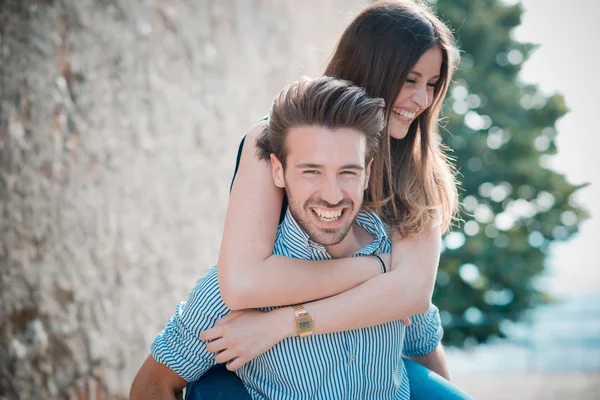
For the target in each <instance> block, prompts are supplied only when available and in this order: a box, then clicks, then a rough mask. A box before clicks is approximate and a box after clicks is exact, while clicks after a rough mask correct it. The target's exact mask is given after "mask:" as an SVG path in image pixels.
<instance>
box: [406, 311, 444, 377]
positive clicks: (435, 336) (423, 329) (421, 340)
mask: <svg viewBox="0 0 600 400" xmlns="http://www.w3.org/2000/svg"><path fill="white" fill-rule="evenodd" d="M443 335H444V329H443V328H442V322H441V320H440V312H439V310H438V308H437V307H436V306H434V305H433V304H430V305H429V309H428V310H427V311H426V312H424V313H423V314H416V315H413V316H412V317H411V325H410V326H407V327H406V335H405V336H404V347H403V349H402V353H403V355H404V356H405V357H407V358H409V359H411V360H413V361H415V362H417V363H419V364H421V365H422V366H424V367H426V368H428V369H430V370H432V371H433V372H435V373H437V374H438V375H440V376H443V377H444V378H446V379H448V380H449V379H450V373H449V372H448V366H447V365H446V356H445V354H444V348H443V347H442V345H441V343H440V341H441V340H442V336H443Z"/></svg>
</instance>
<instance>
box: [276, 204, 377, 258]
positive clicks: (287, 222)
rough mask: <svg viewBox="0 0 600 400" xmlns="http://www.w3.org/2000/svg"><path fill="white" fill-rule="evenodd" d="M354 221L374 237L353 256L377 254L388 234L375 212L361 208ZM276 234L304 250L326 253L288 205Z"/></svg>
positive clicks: (278, 238)
mask: <svg viewBox="0 0 600 400" xmlns="http://www.w3.org/2000/svg"><path fill="white" fill-rule="evenodd" d="M354 223H356V224H358V225H359V226H360V227H362V228H363V229H365V230H366V231H367V232H369V233H370V234H371V235H372V236H373V238H374V240H373V242H372V243H371V244H370V245H368V246H366V247H364V248H362V249H360V250H359V251H357V252H356V253H354V257H357V256H366V255H371V254H378V253H379V252H380V249H381V247H382V245H383V244H384V243H385V241H386V240H387V239H388V236H387V234H386V230H385V226H384V225H383V222H382V221H381V220H380V219H379V217H378V216H377V214H375V213H374V212H372V211H367V210H361V211H359V212H358V215H357V216H356V220H355V221H354ZM277 236H278V237H277V240H283V241H284V242H286V243H289V242H290V241H294V244H295V245H297V246H298V245H301V246H302V247H304V248H305V250H308V251H310V250H311V249H314V250H318V251H320V252H322V253H325V254H328V253H327V250H326V249H325V246H323V245H322V244H320V243H317V242H315V241H314V240H312V239H311V238H310V237H309V236H308V234H307V233H306V232H305V231H304V229H302V227H301V226H300V224H299V223H298V222H297V221H296V219H295V218H294V216H293V215H292V213H291V211H290V209H289V207H288V209H287V211H286V213H285V218H284V219H283V221H282V222H281V224H280V225H279V231H278V235H277Z"/></svg>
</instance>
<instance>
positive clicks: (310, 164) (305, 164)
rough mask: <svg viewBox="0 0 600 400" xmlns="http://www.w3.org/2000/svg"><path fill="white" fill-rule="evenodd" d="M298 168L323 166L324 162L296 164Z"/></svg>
mask: <svg viewBox="0 0 600 400" xmlns="http://www.w3.org/2000/svg"><path fill="white" fill-rule="evenodd" d="M296 168H315V169H316V168H323V164H315V163H300V164H296Z"/></svg>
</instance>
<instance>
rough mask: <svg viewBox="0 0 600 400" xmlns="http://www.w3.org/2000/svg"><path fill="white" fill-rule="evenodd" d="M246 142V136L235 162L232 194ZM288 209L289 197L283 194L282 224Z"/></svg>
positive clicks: (230, 187)
mask: <svg viewBox="0 0 600 400" xmlns="http://www.w3.org/2000/svg"><path fill="white" fill-rule="evenodd" d="M245 141H246V136H244V137H243V138H242V141H241V142H240V146H239V147H238V152H237V157H236V160H235V170H234V171H233V178H232V179H231V185H230V186H229V193H231V189H232V188H233V182H234V181H235V177H236V175H237V172H238V168H239V167H240V159H241V158H242V150H243V149H244V142H245ZM287 207H288V199H287V195H286V194H285V193H284V194H283V204H282V205H281V213H280V214H279V223H281V222H282V221H283V219H284V218H285V212H286V211H287Z"/></svg>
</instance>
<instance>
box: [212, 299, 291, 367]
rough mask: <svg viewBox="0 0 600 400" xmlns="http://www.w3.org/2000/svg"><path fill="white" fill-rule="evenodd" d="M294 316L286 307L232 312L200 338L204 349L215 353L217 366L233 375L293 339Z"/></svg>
mask: <svg viewBox="0 0 600 400" xmlns="http://www.w3.org/2000/svg"><path fill="white" fill-rule="evenodd" d="M293 321H294V312H293V310H292V309H291V308H290V307H285V308H278V309H276V310H273V311H271V312H261V311H258V310H241V311H234V312H232V313H231V314H229V315H227V316H225V317H223V318H222V319H220V320H219V321H218V322H217V323H216V325H215V327H214V328H211V329H208V330H206V331H204V332H202V334H201V335H200V339H202V340H205V341H207V342H208V344H207V345H206V349H207V350H208V351H210V352H213V353H216V361H217V362H218V363H227V369H228V370H230V371H235V370H236V369H238V368H240V367H241V366H242V365H244V364H246V363H247V362H248V361H250V360H253V359H254V358H256V357H257V356H259V355H261V354H262V353H264V352H265V351H267V350H269V349H270V348H271V347H273V346H274V345H275V344H277V343H279V342H280V341H282V340H283V339H285V338H286V337H289V336H292V335H293V333H294V332H293Z"/></svg>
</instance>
